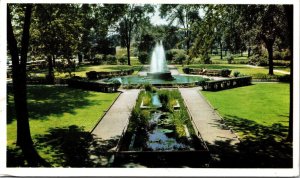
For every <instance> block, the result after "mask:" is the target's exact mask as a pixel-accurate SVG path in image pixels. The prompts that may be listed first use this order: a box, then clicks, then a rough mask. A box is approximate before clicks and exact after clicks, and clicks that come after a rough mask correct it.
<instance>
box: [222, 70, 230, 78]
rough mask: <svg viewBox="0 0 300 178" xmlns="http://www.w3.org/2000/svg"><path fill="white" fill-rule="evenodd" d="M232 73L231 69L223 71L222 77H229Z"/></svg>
mask: <svg viewBox="0 0 300 178" xmlns="http://www.w3.org/2000/svg"><path fill="white" fill-rule="evenodd" d="M230 73H231V70H229V69H222V70H221V76H222V77H228V76H229V75H230Z"/></svg>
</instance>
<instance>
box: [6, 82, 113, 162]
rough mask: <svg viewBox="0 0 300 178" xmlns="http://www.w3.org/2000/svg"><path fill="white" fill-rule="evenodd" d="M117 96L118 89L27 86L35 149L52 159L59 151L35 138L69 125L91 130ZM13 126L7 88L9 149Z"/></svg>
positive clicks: (10, 94)
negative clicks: (106, 90) (92, 89)
mask: <svg viewBox="0 0 300 178" xmlns="http://www.w3.org/2000/svg"><path fill="white" fill-rule="evenodd" d="M117 96H118V93H100V92H91V91H83V90H79V89H71V88H68V87H63V86H59V87H58V86H31V87H28V110H29V116H30V129H31V135H32V138H33V140H34V142H35V145H36V148H37V150H38V152H39V153H40V154H41V156H42V157H43V158H45V159H46V160H47V161H49V162H50V163H51V162H52V161H53V160H52V158H51V156H52V155H53V154H59V153H55V152H51V153H47V149H49V148H47V147H44V146H43V147H42V146H40V145H41V144H44V143H43V142H39V140H38V139H37V138H40V137H43V136H45V135H46V134H49V132H50V131H51V130H53V129H62V128H68V127H70V126H72V127H74V126H75V127H77V128H81V129H82V130H83V131H85V132H90V131H91V130H92V129H93V127H94V126H95V125H96V124H97V122H98V120H99V119H100V118H101V117H102V115H103V114H104V113H105V111H106V110H107V109H108V108H109V106H110V105H111V104H112V103H113V101H114V100H115V99H116V97H117ZM16 129H17V128H16V119H15V113H14V103H13V95H12V93H11V91H10V90H9V89H8V105H7V146H8V148H9V149H15V148H16V146H15V141H16ZM46 145H47V144H46Z"/></svg>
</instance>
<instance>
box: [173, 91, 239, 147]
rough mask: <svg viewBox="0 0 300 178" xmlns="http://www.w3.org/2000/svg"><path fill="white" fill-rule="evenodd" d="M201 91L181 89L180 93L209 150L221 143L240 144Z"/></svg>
mask: <svg viewBox="0 0 300 178" xmlns="http://www.w3.org/2000/svg"><path fill="white" fill-rule="evenodd" d="M199 89H200V88H199V87H196V88H180V89H179V91H180V93H181V95H182V97H183V99H184V101H185V103H186V105H187V108H188V110H189V112H190V114H191V116H192V119H193V121H194V123H195V125H196V127H197V129H198V131H199V132H200V134H201V136H202V139H203V140H204V141H205V142H206V143H207V146H208V148H209V147H210V145H214V144H216V143H217V142H219V141H223V142H226V141H230V144H231V145H235V144H236V143H239V140H238V138H237V136H236V135H235V134H234V133H232V132H231V130H230V129H229V128H227V127H226V126H225V125H224V124H222V119H221V118H220V116H219V115H218V114H217V113H216V112H215V111H214V109H213V108H211V106H210V105H209V104H208V103H207V101H206V100H205V98H204V97H203V96H202V95H201V94H200V93H199Z"/></svg>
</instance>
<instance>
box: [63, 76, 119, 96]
mask: <svg viewBox="0 0 300 178" xmlns="http://www.w3.org/2000/svg"><path fill="white" fill-rule="evenodd" d="M67 83H68V86H69V87H72V88H79V89H84V90H91V91H99V92H106V93H111V92H116V91H117V90H118V88H119V87H120V84H118V83H101V82H95V81H88V80H84V79H69V80H68V82H67Z"/></svg>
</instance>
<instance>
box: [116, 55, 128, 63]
mask: <svg viewBox="0 0 300 178" xmlns="http://www.w3.org/2000/svg"><path fill="white" fill-rule="evenodd" d="M118 61H119V63H120V64H122V65H124V64H125V63H126V61H127V56H121V57H119V58H118Z"/></svg>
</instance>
